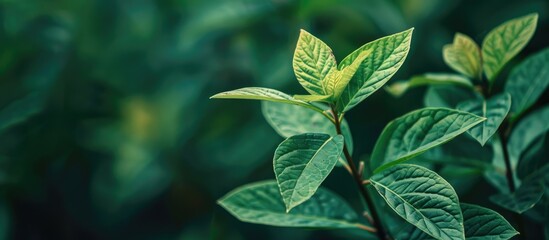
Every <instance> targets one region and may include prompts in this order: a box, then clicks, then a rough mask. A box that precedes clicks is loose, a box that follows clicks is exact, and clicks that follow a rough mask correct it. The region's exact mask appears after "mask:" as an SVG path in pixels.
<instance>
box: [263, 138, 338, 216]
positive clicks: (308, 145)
mask: <svg viewBox="0 0 549 240" xmlns="http://www.w3.org/2000/svg"><path fill="white" fill-rule="evenodd" d="M342 150H343V137H342V136H341V135H338V136H336V137H331V136H330V135H328V134H323V133H305V134H300V135H295V136H292V137H290V138H288V139H286V140H284V141H283V142H282V143H280V145H278V148H277V149H276V151H275V155H274V159H273V168H274V172H275V175H276V180H277V182H278V186H279V187H280V194H281V195H282V199H283V200H284V203H285V204H286V211H287V212H289V211H290V210H291V209H292V208H294V207H296V206H297V205H299V204H301V203H303V202H305V201H307V200H308V199H309V198H311V196H313V194H314V193H315V192H316V190H317V189H318V187H320V184H321V183H322V182H323V181H324V179H326V177H328V175H329V174H330V172H331V171H332V169H333V168H334V166H335V165H336V163H337V161H338V158H339V156H340V155H341V152H342Z"/></svg>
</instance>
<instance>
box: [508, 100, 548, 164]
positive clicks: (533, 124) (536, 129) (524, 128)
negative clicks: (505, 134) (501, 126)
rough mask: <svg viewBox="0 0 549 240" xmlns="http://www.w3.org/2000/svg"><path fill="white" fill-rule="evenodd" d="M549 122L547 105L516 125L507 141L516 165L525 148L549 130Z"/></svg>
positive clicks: (510, 154)
mask: <svg viewBox="0 0 549 240" xmlns="http://www.w3.org/2000/svg"><path fill="white" fill-rule="evenodd" d="M548 122H549V106H545V107H543V108H541V109H539V110H537V111H535V112H532V113H530V114H529V115H527V116H526V117H524V119H522V120H521V121H520V122H519V123H518V124H517V125H516V127H515V128H514V129H513V132H511V136H510V137H509V141H508V142H507V149H508V150H509V158H510V160H511V162H512V163H513V166H516V164H517V163H518V161H519V159H520V156H521V154H522V153H523V152H524V150H526V149H527V148H528V146H530V144H532V143H533V142H534V141H535V140H536V139H538V138H539V137H540V136H541V135H543V134H545V132H547V131H548V130H549V124H547V123H548Z"/></svg>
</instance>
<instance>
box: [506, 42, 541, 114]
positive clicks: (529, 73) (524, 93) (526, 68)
mask: <svg viewBox="0 0 549 240" xmlns="http://www.w3.org/2000/svg"><path fill="white" fill-rule="evenodd" d="M548 85H549V48H546V49H544V50H542V51H541V52H539V53H536V54H534V55H532V56H530V57H528V58H527V59H526V60H524V61H523V62H522V63H521V64H520V65H518V66H517V67H515V68H514V69H513V71H511V74H510V75H509V79H507V82H506V83H505V91H506V92H508V93H510V94H511V97H512V99H513V104H512V105H511V112H513V113H514V116H518V115H520V114H521V113H522V112H524V111H525V110H526V109H528V108H529V107H530V106H532V105H533V104H534V103H535V102H536V100H537V99H538V98H539V97H540V96H541V94H543V92H544V91H545V89H547V86H548Z"/></svg>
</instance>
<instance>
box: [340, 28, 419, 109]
mask: <svg viewBox="0 0 549 240" xmlns="http://www.w3.org/2000/svg"><path fill="white" fill-rule="evenodd" d="M412 31H413V28H411V29H408V30H406V31H403V32H400V33H396V34H393V35H390V36H387V37H383V38H380V39H377V40H375V41H372V42H370V43H367V44H365V45H363V46H362V47H360V48H359V49H357V50H355V51H354V52H352V53H351V54H349V55H348V56H347V57H345V59H343V61H341V63H340V64H339V66H338V68H339V69H343V68H345V67H347V66H349V65H351V64H352V63H353V62H354V60H355V59H356V58H358V57H359V56H360V55H361V53H362V52H364V51H372V52H371V53H370V54H369V55H368V56H367V57H366V58H365V59H364V61H362V64H361V65H360V67H359V68H358V70H357V72H356V73H355V74H354V76H353V78H352V79H351V81H350V82H349V84H347V87H346V88H345V90H343V93H342V94H341V96H340V98H339V100H338V102H337V108H338V110H339V111H340V112H347V111H349V110H350V109H351V108H353V107H354V106H356V105H357V104H359V103H360V102H361V101H362V100H364V99H365V98H367V97H368V96H370V95H371V94H372V93H374V92H375V91H377V90H378V89H380V88H381V87H382V86H383V85H384V84H385V83H386V82H387V81H389V79H390V78H391V77H392V76H393V75H394V74H395V73H396V72H397V70H398V69H399V68H400V66H402V64H403V63H404V60H405V59H406V56H407V55H408V51H409V49H410V42H411V39H412Z"/></svg>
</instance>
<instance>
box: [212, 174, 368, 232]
mask: <svg viewBox="0 0 549 240" xmlns="http://www.w3.org/2000/svg"><path fill="white" fill-rule="evenodd" d="M218 203H219V205H221V206H222V207H223V208H225V209H226V210H227V211H229V212H230V213H231V214H232V215H233V216H235V217H236V218H238V219H239V220H241V221H244V222H250V223H258V224H266V225H272V226H281V227H321V228H354V227H357V223H358V221H357V215H356V213H355V212H354V211H353V209H351V207H350V206H349V205H348V204H347V203H346V202H345V201H344V200H343V199H341V197H339V196H338V195H336V194H334V193H332V192H331V191H329V190H327V189H323V188H320V189H319V190H318V191H317V193H316V194H315V195H314V196H313V197H312V198H311V199H309V201H307V202H305V203H303V204H301V205H300V206H298V207H296V208H294V209H292V211H291V212H289V213H286V207H285V205H284V202H283V201H282V199H281V197H280V192H279V189H278V185H277V183H276V181H263V182H257V183H252V184H248V185H244V186H242V187H239V188H237V189H235V190H233V191H232V192H230V193H228V194H227V195H226V196H224V197H223V198H221V199H220V200H219V201H218Z"/></svg>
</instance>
